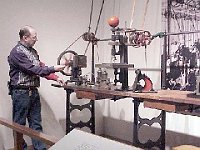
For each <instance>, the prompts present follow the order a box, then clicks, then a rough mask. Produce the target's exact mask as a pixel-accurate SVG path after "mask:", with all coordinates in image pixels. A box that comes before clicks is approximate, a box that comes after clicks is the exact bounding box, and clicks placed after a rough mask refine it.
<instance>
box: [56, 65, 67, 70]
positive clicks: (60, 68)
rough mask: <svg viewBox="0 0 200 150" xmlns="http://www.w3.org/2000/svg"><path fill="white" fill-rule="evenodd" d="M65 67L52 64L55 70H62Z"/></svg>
mask: <svg viewBox="0 0 200 150" xmlns="http://www.w3.org/2000/svg"><path fill="white" fill-rule="evenodd" d="M64 68H65V65H56V66H54V70H55V71H62V70H63V69H64Z"/></svg>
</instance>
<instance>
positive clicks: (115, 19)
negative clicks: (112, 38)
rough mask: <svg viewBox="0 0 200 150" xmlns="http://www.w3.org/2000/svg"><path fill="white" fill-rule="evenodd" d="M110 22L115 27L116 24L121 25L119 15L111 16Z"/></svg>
mask: <svg viewBox="0 0 200 150" xmlns="http://www.w3.org/2000/svg"><path fill="white" fill-rule="evenodd" d="M108 24H109V25H110V26H111V27H113V28H115V27H116V26H118V25H119V18H118V17H117V16H113V17H111V18H109V19H108Z"/></svg>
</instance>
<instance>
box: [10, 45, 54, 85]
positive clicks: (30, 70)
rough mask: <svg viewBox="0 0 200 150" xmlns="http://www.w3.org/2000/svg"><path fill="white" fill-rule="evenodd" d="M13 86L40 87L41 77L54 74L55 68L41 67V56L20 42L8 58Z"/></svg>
mask: <svg viewBox="0 0 200 150" xmlns="http://www.w3.org/2000/svg"><path fill="white" fill-rule="evenodd" d="M8 63H9V65H10V71H9V76H10V83H11V85H23V86H36V87H39V86H40V78H39V76H41V77H43V76H47V75H49V74H51V73H54V72H55V70H54V67H48V66H40V60H39V56H38V54H37V51H36V50H35V49H34V48H28V47H26V46H24V45H22V44H21V43H20V42H19V43H18V44H17V45H16V46H15V47H14V48H13V49H12V50H11V52H10V55H9V56H8Z"/></svg>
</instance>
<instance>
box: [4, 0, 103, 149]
mask: <svg viewBox="0 0 200 150" xmlns="http://www.w3.org/2000/svg"><path fill="white" fill-rule="evenodd" d="M90 5H91V1H89V0H88V1H85V0H84V1H83V0H76V1H74V0H67V1H66V0H59V1H55V0H40V1H31V0H6V1H0V28H1V30H0V35H1V37H0V45H1V47H0V52H1V55H0V68H1V70H2V71H1V75H0V76H1V80H0V85H1V86H0V97H1V98H0V99H1V102H0V117H5V118H7V119H10V120H11V116H12V115H11V107H12V105H11V98H10V96H8V95H7V92H8V91H7V85H6V84H7V81H8V79H9V77H8V70H9V68H8V63H7V56H8V55H9V52H10V50H11V48H13V47H14V46H15V44H16V43H17V41H18V39H19V38H18V32H19V29H20V28H21V27H22V26H24V25H32V26H33V27H35V28H36V29H37V32H38V39H39V41H38V42H37V43H36V45H35V48H36V49H37V50H38V52H39V54H40V59H41V60H42V61H44V62H45V63H46V64H47V65H55V64H56V62H57V58H58V56H59V54H60V53H61V52H62V51H64V50H65V48H67V47H68V46H69V45H70V44H71V43H72V42H73V41H75V39H76V38H78V37H79V36H80V35H81V34H83V33H84V32H85V31H87V30H88V25H89V14H90ZM99 9H100V1H95V4H94V10H96V11H94V13H93V15H94V16H93V22H92V25H91V27H92V30H94V28H95V26H96V20H97V17H98V14H99V11H98V10H99ZM101 26H102V23H101V22H100V25H99V31H98V32H99V33H101V28H102V27H101ZM86 45H87V43H86V42H84V41H83V40H82V39H80V40H79V41H78V42H77V43H76V44H75V45H74V46H72V48H71V49H72V50H75V51H76V52H77V53H78V54H83V53H84V51H85V48H86ZM90 53H91V49H90V48H89V50H88V52H87V55H88V62H90V60H91V58H90V55H89V54H90ZM88 72H90V65H89V67H88V69H85V70H84V71H83V74H84V73H88ZM57 74H58V75H60V76H62V75H61V74H60V73H57ZM64 78H65V77H64ZM51 83H54V82H53V81H47V80H45V79H41V87H40V89H39V91H40V95H41V101H42V115H43V126H44V131H45V132H46V133H48V134H50V135H55V136H57V137H62V136H63V135H64V133H65V131H64V129H63V128H64V126H65V124H64V121H65V91H64V90H62V89H58V88H54V87H52V86H51ZM98 122H99V124H100V123H101V122H102V121H98ZM55 128H56V130H55ZM100 130H101V128H100ZM99 132H102V131H99ZM12 139H13V138H12V132H11V130H9V129H7V128H5V127H2V126H0V149H8V148H10V147H13V140H12Z"/></svg>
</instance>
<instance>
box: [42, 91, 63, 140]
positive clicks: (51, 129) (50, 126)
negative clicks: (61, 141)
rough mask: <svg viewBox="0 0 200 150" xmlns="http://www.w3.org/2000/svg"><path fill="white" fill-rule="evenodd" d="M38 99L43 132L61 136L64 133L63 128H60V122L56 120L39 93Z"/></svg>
mask: <svg viewBox="0 0 200 150" xmlns="http://www.w3.org/2000/svg"><path fill="white" fill-rule="evenodd" d="M40 99H41V105H42V112H41V115H42V125H43V130H44V133H47V134H49V135H53V136H55V137H57V138H62V137H63V136H64V135H65V132H64V130H63V129H62V127H61V125H60V123H59V122H58V121H57V120H56V117H55V115H54V113H53V111H52V109H51V107H50V106H49V105H48V103H47V102H46V101H45V99H44V98H43V97H42V95H40ZM55 129H56V130H55Z"/></svg>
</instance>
